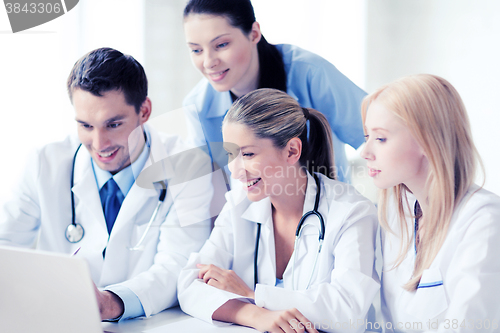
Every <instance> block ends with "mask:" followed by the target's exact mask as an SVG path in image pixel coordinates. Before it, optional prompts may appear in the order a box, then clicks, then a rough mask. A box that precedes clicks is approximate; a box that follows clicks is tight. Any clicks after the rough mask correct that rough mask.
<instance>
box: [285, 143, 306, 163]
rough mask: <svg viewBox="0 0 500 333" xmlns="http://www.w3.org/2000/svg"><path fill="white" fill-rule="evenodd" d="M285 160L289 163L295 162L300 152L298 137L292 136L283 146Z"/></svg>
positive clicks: (300, 146) (300, 144)
mask: <svg viewBox="0 0 500 333" xmlns="http://www.w3.org/2000/svg"><path fill="white" fill-rule="evenodd" d="M285 153H286V159H287V162H288V163H289V164H291V165H293V164H295V163H297V162H298V161H299V159H300V155H301V154H302V141H301V140H300V139H299V138H292V139H290V141H288V143H287V144H286V147H285Z"/></svg>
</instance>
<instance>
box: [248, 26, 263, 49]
mask: <svg viewBox="0 0 500 333" xmlns="http://www.w3.org/2000/svg"><path fill="white" fill-rule="evenodd" d="M248 37H249V38H250V41H251V42H252V43H254V44H257V43H259V42H260V39H261V38H262V33H261V32H260V24H259V22H254V23H253V24H252V30H251V31H250V34H249V35H248Z"/></svg>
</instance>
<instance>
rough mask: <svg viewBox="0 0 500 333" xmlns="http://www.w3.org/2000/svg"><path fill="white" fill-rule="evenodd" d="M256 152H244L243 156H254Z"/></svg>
mask: <svg viewBox="0 0 500 333" xmlns="http://www.w3.org/2000/svg"><path fill="white" fill-rule="evenodd" d="M253 155H254V153H243V157H252V156H253Z"/></svg>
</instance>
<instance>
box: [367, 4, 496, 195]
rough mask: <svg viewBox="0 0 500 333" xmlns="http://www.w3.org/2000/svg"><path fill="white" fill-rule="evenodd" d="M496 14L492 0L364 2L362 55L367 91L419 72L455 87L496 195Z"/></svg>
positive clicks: (488, 181)
mask: <svg viewBox="0 0 500 333" xmlns="http://www.w3.org/2000/svg"><path fill="white" fill-rule="evenodd" d="M499 13H500V2H499V1H496V0H481V1H473V0H406V1H400V0H379V1H368V3H367V19H368V20H367V28H368V30H367V57H366V59H367V64H366V68H367V72H366V86H367V90H368V92H371V91H373V90H374V89H376V88H377V87H378V86H380V85H382V84H384V83H387V82H390V81H392V80H395V79H397V78H399V77H401V76H405V75H410V74H417V73H431V74H436V75H440V76H442V77H444V78H445V79H447V80H448V81H450V82H451V84H453V85H454V86H455V88H456V89H457V90H458V92H459V93H460V95H461V96H462V98H463V100H464V103H465V106H466V108H467V110H468V113H469V117H470V120H471V125H472V133H473V137H474V141H475V143H476V146H477V147H478V150H479V153H480V154H481V157H482V159H483V162H484V165H485V168H486V184H485V188H486V189H489V190H490V191H493V192H495V193H497V194H500V173H499V172H497V168H498V166H499V165H500V157H499V154H498V151H499V149H498V146H497V145H496V137H495V133H496V131H497V130H498V129H497V125H498V124H499V123H500V112H499V110H498V106H497V101H496V98H495V96H496V94H497V93H498V91H499V90H500V81H499V79H498V78H499V77H500V66H498V61H499V59H500V43H499V42H498V40H499V36H500V20H499V19H498V18H499V16H498V14H499Z"/></svg>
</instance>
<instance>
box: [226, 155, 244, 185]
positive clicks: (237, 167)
mask: <svg viewBox="0 0 500 333" xmlns="http://www.w3.org/2000/svg"><path fill="white" fill-rule="evenodd" d="M227 166H228V167H229V171H231V177H232V178H234V179H237V180H242V179H244V178H246V171H245V165H244V162H243V159H242V157H241V154H238V156H236V157H235V158H234V159H233V160H232V161H231V162H229V163H228V165H227Z"/></svg>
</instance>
